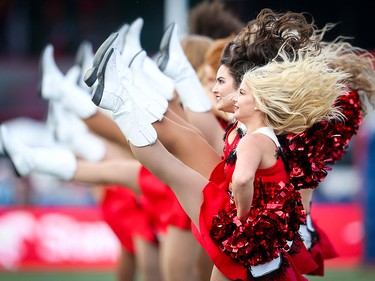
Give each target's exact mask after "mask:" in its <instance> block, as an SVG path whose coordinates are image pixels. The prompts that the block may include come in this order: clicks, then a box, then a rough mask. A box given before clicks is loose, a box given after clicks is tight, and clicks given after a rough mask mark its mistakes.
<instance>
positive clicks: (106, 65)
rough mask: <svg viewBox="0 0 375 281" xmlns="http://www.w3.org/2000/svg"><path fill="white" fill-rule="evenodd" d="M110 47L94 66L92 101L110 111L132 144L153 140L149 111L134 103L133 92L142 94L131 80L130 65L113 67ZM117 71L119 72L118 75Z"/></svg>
mask: <svg viewBox="0 0 375 281" xmlns="http://www.w3.org/2000/svg"><path fill="white" fill-rule="evenodd" d="M116 56H121V55H120V54H119V53H118V52H115V50H114V49H111V50H110V51H109V52H107V53H106V54H105V57H104V58H103V60H102V63H101V65H100V66H99V70H98V85H97V87H96V89H95V90H94V92H93V96H92V100H93V102H94V103H95V104H96V105H98V106H99V107H101V108H104V109H107V110H110V111H112V113H113V114H112V117H113V119H114V121H115V122H116V124H117V125H118V126H119V128H120V129H121V131H122V133H123V134H124V136H125V137H126V139H127V140H128V141H129V142H130V143H131V144H133V145H134V146H139V147H141V146H147V145H151V144H153V143H154V142H155V141H156V139H157V134H156V131H155V129H154V128H153V126H152V125H151V123H152V122H151V119H152V118H151V117H150V114H149V113H147V112H146V111H145V110H144V109H142V108H140V107H138V106H137V105H136V103H135V102H134V99H133V96H134V95H142V94H143V93H140V92H139V90H138V89H136V88H135V87H134V86H133V85H132V84H131V80H132V77H131V76H132V74H131V71H130V69H126V68H123V69H122V73H120V72H119V70H118V69H117V65H116V63H117V59H116ZM119 75H121V76H119Z"/></svg>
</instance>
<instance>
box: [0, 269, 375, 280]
mask: <svg viewBox="0 0 375 281" xmlns="http://www.w3.org/2000/svg"><path fill="white" fill-rule="evenodd" d="M307 278H308V279H309V280H311V281H318V280H324V281H375V269H371V270H369V269H357V270H354V271H332V270H330V271H327V273H326V275H325V276H324V277H307ZM0 280H1V281H89V280H90V281H116V278H115V275H114V274H113V273H112V272H16V273H10V272H0ZM139 281H142V280H141V279H139Z"/></svg>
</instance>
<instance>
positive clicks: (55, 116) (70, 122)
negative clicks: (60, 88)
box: [48, 103, 106, 162]
mask: <svg viewBox="0 0 375 281" xmlns="http://www.w3.org/2000/svg"><path fill="white" fill-rule="evenodd" d="M48 123H49V124H50V125H51V130H52V131H53V132H54V135H55V138H56V141H57V142H58V143H60V144H61V145H63V146H65V147H67V148H68V149H70V150H71V151H72V152H73V153H74V154H75V155H76V156H78V157H79V158H82V159H85V160H87V161H90V162H98V161H100V160H102V159H103V158H104V156H105V153H106V147H105V144H104V142H103V141H102V140H101V139H100V138H98V137H97V136H95V135H94V134H92V133H91V132H90V131H89V128H88V127H87V125H86V124H85V123H84V122H83V121H82V119H80V118H78V117H77V116H76V115H75V114H73V113H72V112H70V111H68V110H66V109H65V108H64V107H63V106H62V105H61V104H59V103H50V105H49V107H48Z"/></svg>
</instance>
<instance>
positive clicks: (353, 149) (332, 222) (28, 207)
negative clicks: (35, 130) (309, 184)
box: [0, 0, 375, 280]
mask: <svg viewBox="0 0 375 281" xmlns="http://www.w3.org/2000/svg"><path fill="white" fill-rule="evenodd" d="M202 2H203V1H199V0H122V1H120V0H117V1H112V0H54V1H47V0H23V1H22V0H0V122H4V121H9V120H11V119H14V118H22V117H27V118H32V119H35V120H40V121H43V120H45V118H46V112H47V102H46V101H44V100H43V99H41V98H40V97H39V94H38V88H39V83H40V74H39V57H40V53H41V52H42V50H43V48H44V46H46V45H47V44H52V45H53V46H54V51H55V59H56V63H57V64H58V66H59V67H60V68H61V69H62V70H63V71H66V70H67V69H68V68H69V67H70V66H72V65H73V63H74V59H75V55H76V51H77V49H78V47H79V45H80V43H81V42H83V41H84V40H86V41H89V42H91V44H92V45H93V47H94V50H96V48H98V47H99V46H100V44H101V43H102V42H103V41H104V40H105V39H106V38H107V37H108V35H109V34H110V33H111V32H113V31H116V30H117V29H118V28H119V27H120V26H121V25H122V24H124V23H126V22H127V23H131V22H132V21H133V20H135V19H137V18H138V17H142V18H143V19H144V27H143V29H142V35H141V43H142V46H143V47H144V49H145V50H146V51H147V52H148V54H149V55H153V54H155V53H156V52H157V51H158V46H159V43H160V39H161V36H162V34H163V31H164V28H165V27H166V26H167V25H168V24H169V23H170V22H172V21H176V22H177V23H178V24H179V26H180V31H181V32H180V35H181V37H182V36H184V35H186V34H188V33H189V29H188V25H189V22H188V15H189V11H190V10H191V9H193V8H194V7H196V6H197V5H199V4H200V3H202ZM208 2H209V1H208ZM221 2H223V3H224V5H225V7H226V9H228V10H229V11H231V12H232V13H233V15H235V16H236V17H238V18H239V19H240V20H241V21H242V22H244V23H246V22H247V21H249V20H251V19H252V18H254V17H255V16H256V15H257V13H258V12H259V11H260V10H261V9H262V8H271V9H274V10H276V11H286V10H291V11H294V12H308V13H311V15H312V16H313V17H314V19H315V22H316V25H317V26H318V27H323V26H324V25H325V24H327V23H337V24H338V25H337V26H336V27H335V28H334V29H333V30H332V31H330V32H329V34H328V36H327V40H330V39H334V38H336V37H337V36H339V35H342V36H347V37H351V38H352V39H351V41H350V42H351V43H352V44H353V45H356V46H358V47H361V48H364V49H367V50H369V51H372V52H373V51H375V33H374V30H375V24H374V21H373V15H374V11H373V3H372V1H368V0H357V1H351V2H349V3H346V4H345V5H344V4H343V3H342V1H337V0H326V1H321V0H318V1H301V0H283V1H280V0H223V1H221ZM374 123H375V120H374V114H372V113H370V114H369V115H368V116H367V118H366V120H365V122H364V124H363V126H362V127H361V128H360V131H359V133H358V135H357V136H355V137H354V139H353V140H352V142H351V143H350V146H349V152H348V154H347V155H346V156H345V158H344V159H343V160H342V161H340V162H339V163H338V164H337V165H336V166H335V167H334V168H333V171H332V172H331V173H330V174H329V176H328V177H327V179H326V180H325V181H324V182H323V184H322V186H321V187H320V188H319V189H318V190H317V192H316V193H315V195H314V196H315V198H314V202H316V204H314V206H313V215H314V217H315V218H316V220H317V221H318V222H319V225H320V226H321V228H323V229H324V230H325V231H326V232H327V234H328V235H329V237H330V238H331V239H332V242H333V243H334V246H335V247H336V250H337V251H338V253H339V255H340V257H339V258H337V259H334V260H332V261H329V262H328V263H327V266H328V269H329V270H330V272H333V273H328V275H327V277H325V278H326V279H327V280H353V279H356V280H357V279H358V280H375V274H373V273H371V272H372V271H371V266H373V265H374V264H375V263H374V262H375V242H374V241H372V240H374V239H375V217H374V214H373V212H372V209H371V206H372V204H374V202H375V176H374V174H375V167H374V166H375V165H374V160H373V159H374V156H375V151H374V150H375V148H374V147H375V137H374V131H375V129H374V127H375V125H374ZM57 225H58V228H59V229H60V234H59V235H58V236H56V234H55V233H54V232H53V229H55V228H56V226H57ZM82 229H84V230H85V231H82ZM67 237H71V238H72V239H66V238H67ZM49 239H50V242H54V244H55V245H57V246H54V247H52V246H51V243H50V244H48V243H47V242H45V241H48V240H49ZM43 241H44V242H43ZM81 241H86V242H85V243H81ZM98 241H100V245H99V244H98ZM118 245H119V242H118V241H117V238H116V236H115V235H113V233H112V232H111V230H110V229H109V227H108V226H107V225H106V224H105V223H104V222H103V220H102V217H101V213H100V211H99V210H98V208H97V200H96V197H95V194H94V193H93V192H92V190H91V189H90V188H88V187H87V186H84V185H79V184H74V183H66V182H61V181H57V180H56V179H54V178H52V177H48V176H44V175H31V176H30V177H28V178H25V179H19V178H17V177H16V176H15V175H14V173H13V170H12V167H11V165H10V163H9V162H8V160H7V159H6V158H5V157H0V280H23V279H21V278H22V276H26V277H25V278H29V277H30V275H22V274H26V273H25V272H28V274H32V273H30V272H34V274H35V275H37V276H39V280H41V279H40V278H41V276H42V275H39V274H40V272H44V273H46V272H51V271H52V272H55V271H64V270H67V269H72V268H73V269H75V270H85V271H87V272H90V271H93V270H95V271H100V272H104V273H103V275H100V274H99V275H98V274H96V275H95V277H93V276H90V279H91V280H114V278H115V277H114V276H113V275H112V271H111V270H112V269H113V267H114V264H115V263H116V260H117V258H118ZM77 247H78V248H79V250H77ZM362 268H366V270H365V271H361V270H360V269H362ZM368 268H370V269H369V270H370V271H367V270H368ZM101 270H102V271H101ZM342 271H346V272H347V271H350V272H351V273H349V274H348V273H346V274H344V275H337V274H339V273H338V272H342ZM353 272H354V273H353ZM335 274H336V275H335ZM351 274H352V275H351ZM353 274H357V275H353ZM47 276H49V275H47ZM335 276H336V277H335ZM337 276H338V277H337ZM12 278H13V279H12ZM16 278H18V279H16ZM48 278H49V277H48ZM54 278H55V277H54ZM63 278H66V277H63ZM71 278H73V277H71ZM79 278H80V280H82V278H84V277H82V276H80V277H79ZM95 278H96V279H95ZM345 278H350V279H345ZM360 278H362V279H360ZM45 280H48V279H45ZM64 280H66V279H64ZM69 280H74V279H69ZM314 280H315V279H314Z"/></svg>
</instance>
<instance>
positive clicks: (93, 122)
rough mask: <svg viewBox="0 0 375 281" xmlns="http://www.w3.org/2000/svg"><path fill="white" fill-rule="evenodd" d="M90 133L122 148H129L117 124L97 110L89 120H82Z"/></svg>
mask: <svg viewBox="0 0 375 281" xmlns="http://www.w3.org/2000/svg"><path fill="white" fill-rule="evenodd" d="M83 121H84V122H85V123H86V125H87V126H88V127H89V128H90V130H91V131H93V132H94V133H96V134H97V135H99V136H102V137H104V138H106V139H108V140H110V141H112V142H115V143H118V144H120V145H122V146H124V147H129V146H128V142H127V141H126V139H125V137H124V134H123V133H122V132H121V130H120V129H119V127H118V126H117V124H116V123H115V122H114V121H113V120H112V119H111V117H109V116H107V115H106V114H105V113H103V112H101V111H100V110H98V111H97V112H96V113H95V114H94V115H92V116H91V117H89V118H86V119H83Z"/></svg>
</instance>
